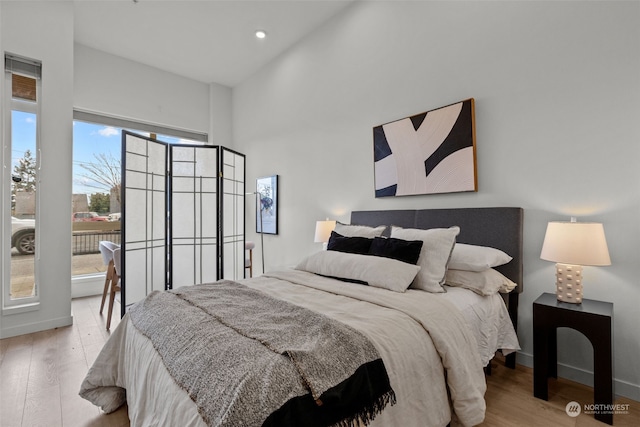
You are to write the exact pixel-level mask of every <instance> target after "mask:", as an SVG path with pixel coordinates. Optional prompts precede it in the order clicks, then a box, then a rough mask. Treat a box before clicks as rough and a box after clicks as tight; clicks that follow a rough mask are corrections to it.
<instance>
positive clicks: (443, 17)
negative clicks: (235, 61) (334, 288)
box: [233, 2, 640, 400]
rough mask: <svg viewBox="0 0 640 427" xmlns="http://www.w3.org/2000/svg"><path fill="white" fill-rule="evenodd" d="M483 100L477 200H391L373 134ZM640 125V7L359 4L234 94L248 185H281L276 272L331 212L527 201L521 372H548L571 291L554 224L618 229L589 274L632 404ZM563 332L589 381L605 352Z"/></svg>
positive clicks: (270, 250) (272, 252)
mask: <svg viewBox="0 0 640 427" xmlns="http://www.w3.org/2000/svg"><path fill="white" fill-rule="evenodd" d="M469 97H474V98H475V100H476V126H477V147H478V181H479V191H478V193H462V194H447V195H434V196H414V197H402V198H385V199H375V197H374V189H373V165H372V162H373V160H372V158H373V154H372V127H373V126H376V125H379V124H382V123H386V122H389V121H392V120H395V119H399V118H403V117H406V116H409V115H413V114H416V113H420V112H423V111H426V110H429V109H432V108H437V107H440V106H443V105H447V104H450V103H452V102H456V101H460V100H462V99H465V98H469ZM638 117H640V3H638V2H624V3H614V2H606V3H604V2H602V3H600V2H555V3H551V2H512V3H509V2H446V3H445V2H358V3H356V4H354V5H353V6H351V7H350V8H348V9H346V11H345V12H344V13H343V14H341V15H339V16H338V17H336V18H335V19H333V20H332V21H331V22H330V23H328V24H327V25H325V26H324V27H323V28H321V29H319V30H318V31H317V32H315V33H314V34H312V35H311V36H309V37H308V38H306V39H305V40H303V41H302V42H300V43H299V44H298V45H296V46H294V47H293V48H292V49H290V50H289V51H288V52H287V53H286V54H285V55H283V56H282V57H280V58H278V59H277V60H276V61H274V62H272V63H271V64H270V65H269V66H268V67H266V68H265V69H263V70H262V71H261V72H259V73H257V74H256V75H254V76H253V77H252V78H251V79H249V80H248V81H246V82H245V83H243V84H241V85H239V86H238V87H236V88H234V91H233V137H234V144H235V148H236V149H237V150H239V151H241V152H244V153H245V154H247V171H248V175H247V180H248V181H247V182H249V183H250V182H253V181H254V180H255V178H256V177H259V176H265V175H271V174H279V175H280V191H281V193H280V221H281V222H280V230H281V232H280V235H278V236H269V235H266V236H265V246H266V248H265V264H266V270H267V271H268V270H272V269H276V268H280V267H285V266H291V265H294V264H295V263H296V262H297V261H299V260H300V259H301V256H303V255H304V254H308V253H311V252H313V251H315V250H319V249H320V246H319V244H314V243H313V231H314V224H315V221H316V220H319V219H324V217H325V216H328V217H330V218H332V219H337V220H342V221H348V220H349V212H350V211H351V210H354V209H397V208H438V207H467V206H521V207H523V208H524V209H525V230H524V238H525V266H524V268H525V279H524V281H525V283H524V289H525V290H524V293H523V294H522V298H521V300H520V327H519V336H520V339H521V345H522V352H521V353H520V355H519V361H520V363H524V364H527V365H531V364H532V357H531V355H532V352H533V348H532V347H533V340H532V323H531V317H532V313H531V304H532V302H533V301H534V300H535V299H536V298H537V297H538V296H539V295H540V294H541V293H543V292H553V291H554V289H555V288H554V286H555V285H554V281H555V277H554V266H553V264H552V263H549V262H545V261H541V260H540V258H539V256H540V249H541V245H542V240H543V237H544V232H545V228H546V224H547V222H548V221H550V220H564V219H568V217H569V216H570V215H575V216H578V217H579V220H594V221H601V222H603V223H604V224H605V230H606V233H607V238H608V242H609V251H610V253H611V258H612V263H613V264H612V265H611V266H610V267H605V268H603V267H601V268H599V267H586V268H585V293H586V297H587V298H592V299H598V300H604V301H611V302H613V303H614V311H615V320H614V325H615V326H614V338H615V343H614V357H615V367H614V369H615V378H616V392H617V393H619V394H623V395H626V396H629V397H632V398H633V399H635V400H640V385H639V384H640V364H638V362H637V355H638V354H640V334H638V330H637V327H638V324H640V317H639V315H638V309H637V306H638V302H640V284H639V283H638V277H640V263H639V262H638V261H639V258H638V254H639V253H640V168H639V167H638V165H637V163H638V160H639V159H640V128H639V127H638V126H637V121H638ZM247 212H248V216H247V219H246V221H247V224H253V221H254V218H253V213H252V212H253V210H252V209H250V208H248V209H247ZM253 229H254V228H253V227H248V230H249V231H250V233H249V235H248V238H249V239H252V240H255V241H256V242H257V241H259V239H258V238H257V237H256V236H255V235H254V234H253V233H251V230H253ZM258 250H259V248H258ZM258 253H259V252H258ZM259 258H260V257H259V256H254V259H256V260H257V262H258V263H259V262H260V261H259ZM254 271H260V267H259V266H258V267H257V268H255V269H254ZM559 337H560V340H559V341H560V343H559V361H560V363H561V364H562V366H561V367H560V373H561V375H563V376H566V377H571V378H575V379H578V380H580V381H583V382H589V381H590V380H591V374H590V372H591V371H592V360H593V358H592V353H591V351H592V350H591V348H590V345H589V344H588V341H587V340H586V338H584V337H583V336H582V335H580V334H578V333H574V332H573V331H565V330H561V331H560V333H559Z"/></svg>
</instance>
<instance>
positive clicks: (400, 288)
mask: <svg viewBox="0 0 640 427" xmlns="http://www.w3.org/2000/svg"><path fill="white" fill-rule="evenodd" d="M295 269H296V270H303V271H308V272H310V273H315V274H321V275H323V276H329V277H336V278H342V279H349V280H360V281H363V282H367V283H368V284H369V286H373V287H376V288H384V289H389V290H390V291H395V292H404V291H405V290H407V288H408V287H409V285H410V284H411V282H412V281H413V279H414V278H415V277H416V274H417V273H418V271H420V267H418V266H417V265H412V264H407V263H406V262H402V261H398V260H395V259H391V258H383V257H377V256H373V255H361V254H351V253H346V252H337V251H321V252H317V253H315V254H313V255H310V256H308V257H307V258H306V259H304V260H302V262H300V264H298V265H297V266H296V267H295Z"/></svg>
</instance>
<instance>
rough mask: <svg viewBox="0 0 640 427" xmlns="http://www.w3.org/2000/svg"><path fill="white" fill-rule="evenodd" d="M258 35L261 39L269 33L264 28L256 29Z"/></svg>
mask: <svg viewBox="0 0 640 427" xmlns="http://www.w3.org/2000/svg"><path fill="white" fill-rule="evenodd" d="M256 37H257V38H259V39H263V38H265V37H267V33H266V32H264V31H263V30H258V31H256Z"/></svg>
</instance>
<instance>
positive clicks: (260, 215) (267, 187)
mask: <svg viewBox="0 0 640 427" xmlns="http://www.w3.org/2000/svg"><path fill="white" fill-rule="evenodd" d="M256 191H257V192H258V197H259V198H260V203H259V204H258V206H257V209H256V233H265V234H278V175H273V176H267V177H265V178H258V179H257V180H256Z"/></svg>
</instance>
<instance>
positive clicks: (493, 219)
mask: <svg viewBox="0 0 640 427" xmlns="http://www.w3.org/2000/svg"><path fill="white" fill-rule="evenodd" d="M351 223H352V224H359V225H369V226H373V227H375V226H378V225H397V226H399V227H405V228H420V229H428V228H443V227H444V228H446V227H451V226H454V225H457V226H459V227H460V235H458V238H457V242H459V243H468V244H473V245H483V246H491V247H493V248H497V249H500V250H502V251H504V252H506V253H507V254H509V255H510V256H512V257H513V260H512V261H511V262H509V263H508V264H506V265H503V266H500V267H498V268H496V269H497V270H499V271H500V272H501V273H502V274H504V275H505V276H507V277H508V278H509V279H511V280H513V281H514V282H516V283H517V284H518V287H517V288H516V292H518V293H521V292H522V290H523V283H522V259H523V257H522V255H523V254H522V247H523V246H522V223H523V210H522V208H510V207H507V208H457V209H418V210H389V211H353V212H352V213H351Z"/></svg>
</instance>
